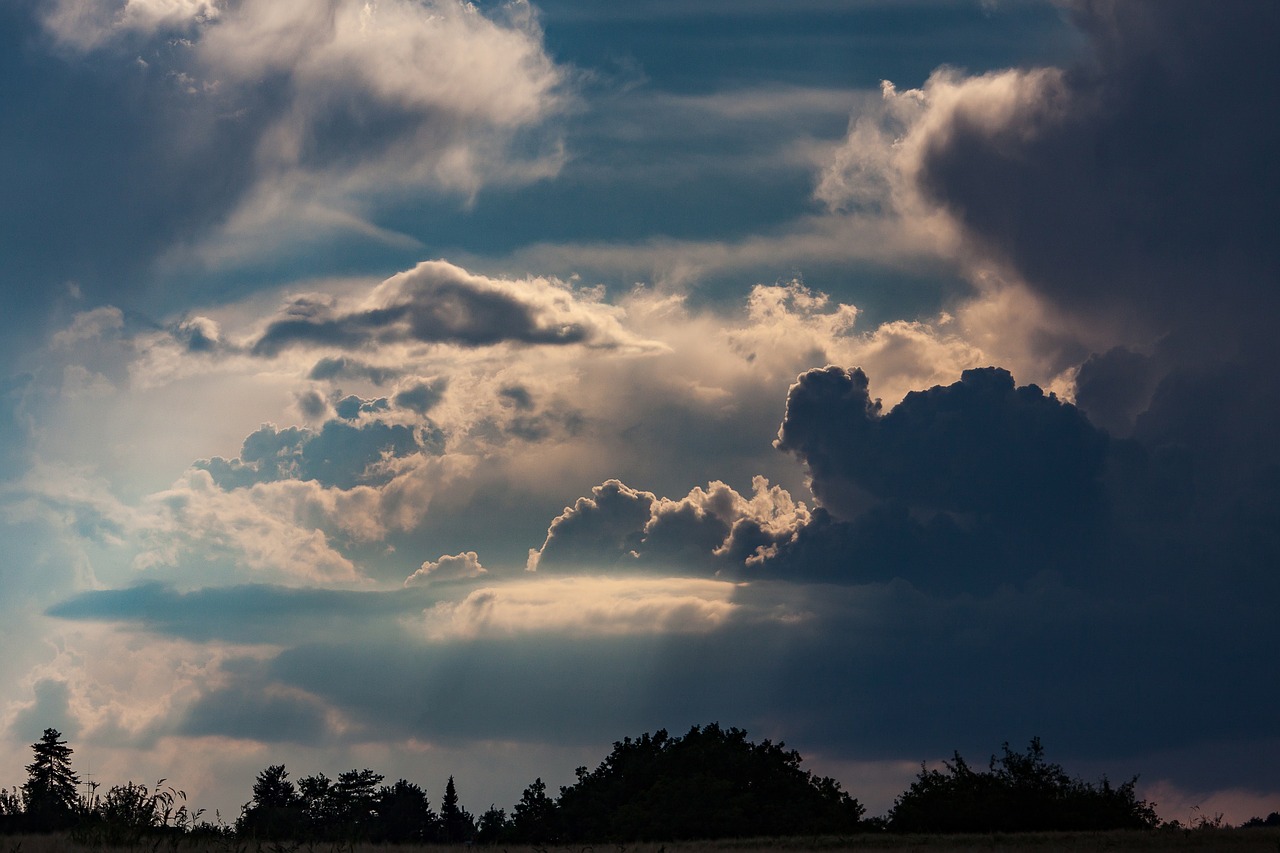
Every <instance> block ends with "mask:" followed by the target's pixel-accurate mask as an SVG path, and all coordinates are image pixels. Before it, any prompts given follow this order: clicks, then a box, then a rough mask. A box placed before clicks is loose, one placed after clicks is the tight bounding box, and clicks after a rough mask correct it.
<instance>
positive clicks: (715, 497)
mask: <svg viewBox="0 0 1280 853" xmlns="http://www.w3.org/2000/svg"><path fill="white" fill-rule="evenodd" d="M752 487H753V494H752V495H751V497H749V498H748V497H744V496H743V495H741V494H739V493H738V492H737V491H735V490H734V489H732V488H730V487H729V486H728V485H726V484H724V483H721V482H712V483H710V484H708V486H707V488H706V489H703V488H701V487H695V488H694V489H693V490H692V491H690V492H689V494H688V495H686V496H685V497H683V498H681V499H678V500H672V499H670V498H659V497H657V496H656V495H654V494H653V493H652V492H642V491H638V490H636V489H632V488H629V487H628V486H626V485H625V484H623V483H621V482H619V481H618V480H609V481H607V482H605V483H603V484H601V485H599V486H596V487H594V488H593V489H592V490H591V496H590V497H581V498H578V500H577V501H576V502H575V503H574V505H573V506H572V507H566V508H565V510H564V512H563V513H561V514H560V515H559V516H558V517H557V518H555V519H554V520H553V521H552V522H551V526H550V528H549V529H548V530H547V538H546V540H545V541H544V542H543V544H542V547H541V548H536V549H530V551H529V562H528V568H529V570H530V571H537V572H543V573H573V572H583V571H597V572H599V571H616V570H618V569H622V570H624V571H626V570H631V571H634V570H637V569H643V570H645V571H650V572H656V573H665V574H680V573H693V574H698V575H705V574H723V575H725V576H730V577H732V576H738V575H742V574H744V573H745V572H747V571H750V570H751V569H753V568H756V567H758V566H759V564H761V563H762V562H764V561H765V560H766V559H767V558H768V557H769V556H772V555H773V554H774V553H775V552H776V550H777V547H778V545H779V543H781V542H785V541H787V540H789V539H790V538H792V537H793V536H794V535H795V534H796V532H797V531H798V530H799V529H800V528H802V527H804V526H805V525H806V524H807V523H808V521H809V512H808V509H807V508H806V507H805V505H804V504H803V503H801V502H797V501H795V500H793V499H792V497H791V495H790V493H788V492H787V491H786V490H785V489H782V488H780V487H777V486H772V487H771V486H770V485H769V481H768V480H766V479H765V478H763V477H756V478H755V479H754V481H753V482H752Z"/></svg>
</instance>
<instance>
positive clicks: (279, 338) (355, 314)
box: [253, 261, 619, 356]
mask: <svg viewBox="0 0 1280 853" xmlns="http://www.w3.org/2000/svg"><path fill="white" fill-rule="evenodd" d="M376 302H377V303H378V304H377V305H376V307H365V308H358V309H354V310H344V309H342V308H340V307H338V306H336V305H334V304H333V303H332V302H331V301H328V300H325V299H319V298H315V297H299V298H297V299H295V300H294V301H293V302H292V303H290V304H289V305H288V306H287V307H286V309H285V310H284V312H283V316H281V317H279V318H277V319H276V320H273V321H272V322H271V323H270V325H268V326H267V329H266V331H264V332H263V333H262V336H261V337H260V338H259V339H258V340H257V342H256V343H254V345H253V353H254V354H255V355H260V356H275V355H277V354H279V353H280V352H281V351H282V350H284V349H286V348H289V347H293V346H325V347H338V348H343V349H359V348H365V347H372V346H376V345H383V344H389V343H397V342H407V341H412V342H420V343H452V344H460V345H462V346H487V345H491V344H497V343H503V342H512V343H520V344H553V345H563V344H576V343H589V344H593V345H597V346H616V345H617V344H618V343H619V340H618V338H619V335H618V330H617V328H616V325H615V324H614V323H612V322H610V318H608V317H606V316H604V315H602V314H599V313H597V312H593V311H591V310H589V309H586V308H584V307H583V306H581V305H578V304H576V303H575V302H574V300H573V297H572V295H571V294H570V293H569V292H568V291H565V290H561V289H559V288H556V287H554V286H550V285H546V284H535V283H518V282H509V281H499V280H494V279H486V278H482V277H479V276H473V275H470V274H469V273H467V272H466V271H465V270H462V269H459V268H458V267H455V266H453V265H452V264H448V263H445V262H443V261H430V262H425V263H422V264H419V265H418V266H417V267H415V268H414V269H412V270H410V271H408V272H405V273H401V274H399V275H397V276H395V277H393V278H391V279H389V280H388V281H386V282H384V283H383V284H382V285H381V286H380V287H379V288H378V291H377V298H376Z"/></svg>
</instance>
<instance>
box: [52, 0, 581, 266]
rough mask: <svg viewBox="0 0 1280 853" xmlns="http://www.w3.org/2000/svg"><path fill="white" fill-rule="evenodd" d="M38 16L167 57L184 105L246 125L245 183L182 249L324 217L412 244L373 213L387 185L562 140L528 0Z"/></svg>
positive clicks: (98, 39) (529, 169)
mask: <svg viewBox="0 0 1280 853" xmlns="http://www.w3.org/2000/svg"><path fill="white" fill-rule="evenodd" d="M43 22H44V25H45V27H46V29H47V30H48V31H49V32H50V33H52V34H53V35H54V37H55V38H57V39H58V40H59V41H60V42H61V43H62V44H63V45H65V46H67V47H70V48H72V49H74V50H77V51H93V50H105V49H107V48H116V49H118V50H119V52H121V53H125V55H130V56H133V55H136V56H137V58H138V60H140V61H141V64H142V65H143V66H144V67H148V66H149V65H150V64H152V63H159V66H158V68H157V70H158V71H159V72H161V73H163V74H164V75H165V77H166V79H168V80H170V81H173V82H174V83H175V85H176V86H177V87H178V88H179V89H181V90H182V91H183V92H185V93H186V95H187V96H188V97H189V98H190V99H192V104H190V105H188V106H186V107H185V108H184V109H187V110H195V111H196V114H199V115H206V114H207V117H208V118H207V120H209V121H211V122H213V123H217V122H224V123H225V122H226V121H228V120H232V121H234V122H236V123H237V125H239V127H240V132H239V133H238V135H237V139H238V142H237V144H244V145H246V146H247V150H246V151H245V152H244V155H245V156H247V157H249V158H251V160H252V164H251V166H250V167H249V170H248V172H249V179H248V182H247V184H246V187H245V189H244V191H243V195H242V197H241V198H240V200H239V203H238V204H236V205H235V207H234V209H233V210H231V211H230V214H229V215H227V216H222V217H219V219H220V220H221V221H222V222H223V225H222V226H221V227H220V229H219V230H217V231H214V232H209V233H207V234H204V235H202V236H200V237H198V238H196V239H194V240H193V241H191V243H190V244H189V245H188V246H187V247H186V248H175V249H174V252H175V253H176V254H175V255H174V257H175V258H176V257H178V256H181V257H182V258H187V259H190V257H191V253H192V252H194V254H195V256H197V257H200V258H202V259H203V260H204V261H206V262H214V263H217V262H230V261H236V260H241V259H245V258H248V257H254V256H257V255H258V254H259V253H261V252H265V251H268V250H270V249H272V248H275V247H278V246H279V245H281V244H282V243H286V244H287V243H296V242H307V241H314V240H315V239H317V237H318V236H320V235H324V234H332V233H334V232H351V233H354V234H357V235H360V236H363V237H364V238H368V239H372V240H377V241H382V242H387V243H390V244H393V245H398V246H401V247H405V246H409V247H412V246H417V245H418V243H417V241H416V240H414V239H413V238H411V237H408V236H406V235H403V234H399V233H396V232H394V231H390V230H387V229H385V228H383V227H381V226H379V225H378V224H376V223H375V222H374V221H373V219H372V214H373V213H374V212H375V211H376V209H377V208H378V206H379V204H380V203H381V202H382V201H384V200H386V199H388V198H395V199H403V198H405V197H406V196H411V195H413V194H415V193H428V194H430V193H440V192H443V193H448V194H451V195H454V196H458V197H460V198H462V199H468V198H473V197H474V195H475V194H476V193H477V192H478V191H479V190H480V188H481V187H483V186H486V185H491V184H521V183H527V182H529V181H533V180H539V179H541V178H545V177H548V176H550V175H554V174H555V173H556V172H557V171H558V170H559V168H560V165H561V163H562V162H563V160H564V157H565V155H564V151H563V145H562V143H561V141H560V138H559V135H558V132H556V131H555V130H554V129H547V128H548V125H547V121H548V119H549V118H551V117H552V116H554V115H556V114H558V113H559V112H561V110H562V108H563V107H564V106H565V104H566V102H567V101H568V99H569V97H570V95H569V94H568V91H569V87H568V78H567V74H566V72H565V70H564V69H562V68H560V67H559V66H558V65H556V63H555V62H554V61H553V60H552V59H551V57H550V56H549V55H548V53H547V52H546V50H545V49H544V47H543V42H542V32H541V29H540V27H539V24H538V20H537V16H536V14H535V13H534V11H533V9H532V7H530V6H529V5H528V3H526V2H523V0H517V2H513V3H510V4H507V5H506V6H504V7H501V8H500V9H497V10H494V11H493V13H492V14H485V13H482V12H481V11H480V10H479V9H478V8H477V7H476V6H474V5H473V4H471V3H466V2H460V0H374V2H359V0H318V1H317V0H245V2H239V3H225V2H213V0H127V2H126V3H124V4H123V5H121V4H120V3H119V2H118V0H58V2H56V3H55V4H54V5H53V6H52V7H51V9H50V10H49V11H48V13H47V14H46V15H45V16H44V18H43ZM161 45H163V47H160V46H161ZM131 50H132V51H135V53H133V54H129V53H126V52H127V51H131ZM144 55H145V57H146V58H145V59H144V58H143V56H144ZM228 117H231V118H230V119H228ZM202 120H205V119H202ZM544 130H545V132H544Z"/></svg>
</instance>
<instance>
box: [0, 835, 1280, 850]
mask: <svg viewBox="0 0 1280 853" xmlns="http://www.w3.org/2000/svg"><path fill="white" fill-rule="evenodd" d="M466 849H475V850H493V851H498V850H502V851H505V853H754V851H765V850H786V851H797V853H798V851H806V850H814V851H825V853H839V852H840V851H845V850H848V851H856V853H880V851H885V853H908V851H932V850H957V851H966V853H970V851H971V853H982V852H983V851H1000V853H1022V851H1047V850H1067V851H1077V850H1080V851H1082V850H1088V851H1108V853H1126V851H1149V850H1215V851H1217V850H1223V851H1241V853H1245V851H1259V853H1260V852H1261V851H1267V853H1276V851H1277V850H1280V829H1208V830H1205V829H1201V830H1191V831H1187V830H1180V829H1179V830H1167V829H1161V830H1152V831H1149V832H1134V831H1125V832H1043V833H1040V832H1037V833H1020V834H1016V835H1002V834H997V835H881V834H876V835H859V836H853V837H846V838H838V837H821V838H801V837H795V838H779V839H736V840H721V841H687V842H668V843H665V844H658V843H652V844H627V845H622V844H598V845H584V844H574V845H571V846H568V847H566V846H562V845H550V846H547V847H541V846H525V845H498V846H496V847H481V846H476V847H474V848H465V847H463V846H461V845H441V844H419V845H404V846H400V845H385V844H381V845H377V844H370V843H356V844H354V845H352V844H346V843H329V842H326V843H311V842H301V843H290V842H279V841H264V842H261V843H258V842H253V841H245V840H238V839H231V838H228V839H213V840H200V841H196V840H191V839H163V840H162V841H161V842H160V843H159V844H157V840H156V839H148V840H145V841H141V842H138V843H135V844H131V845H129V844H126V845H120V846H112V845H104V844H101V843H84V842H76V841H74V840H73V839H72V838H71V837H70V836H68V835H64V834H55V835H11V836H6V837H4V838H0V853H61V851H69V852H70V853H80V851H100V853H123V851H130V853H134V851H136V853H142V851H148V853H152V851H154V853H160V851H166V850H171V851H186V853H286V851H287V853H394V851H401V853H445V851H452V853H456V851H460V850H466Z"/></svg>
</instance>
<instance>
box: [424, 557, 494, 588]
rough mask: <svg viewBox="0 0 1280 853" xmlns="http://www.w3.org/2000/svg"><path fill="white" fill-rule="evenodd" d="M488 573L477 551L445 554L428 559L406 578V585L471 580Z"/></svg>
mask: <svg viewBox="0 0 1280 853" xmlns="http://www.w3.org/2000/svg"><path fill="white" fill-rule="evenodd" d="M486 574H488V571H487V570H486V569H485V567H484V566H482V565H480V555H479V554H477V553H476V552H475V551H467V552H465V553H463V554H455V555H453V556H452V557H450V556H448V555H445V556H442V557H441V558H440V559H438V560H428V561H427V562H425V563H423V564H422V567H421V568H420V569H418V570H417V571H416V572H414V573H413V574H411V575H409V577H407V578H405V579H404V585H405V586H407V587H408V586H416V585H418V584H427V583H436V582H438V581H457V580H469V579H471V578H478V577H482V576H483V575H486Z"/></svg>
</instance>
